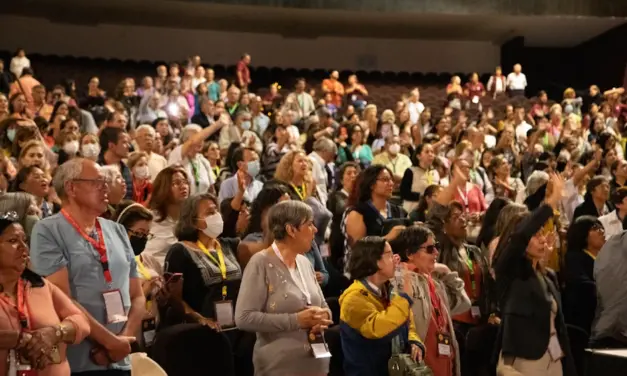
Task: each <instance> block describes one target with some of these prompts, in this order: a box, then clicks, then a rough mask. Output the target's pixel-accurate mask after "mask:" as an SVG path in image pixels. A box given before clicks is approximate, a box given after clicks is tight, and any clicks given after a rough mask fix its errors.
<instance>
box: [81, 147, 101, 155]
mask: <svg viewBox="0 0 627 376" xmlns="http://www.w3.org/2000/svg"><path fill="white" fill-rule="evenodd" d="M81 154H83V157H85V158H94V157H97V156H98V154H100V146H99V145H97V144H85V145H83V147H82V148H81Z"/></svg>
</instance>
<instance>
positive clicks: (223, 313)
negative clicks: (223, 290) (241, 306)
mask: <svg viewBox="0 0 627 376" xmlns="http://www.w3.org/2000/svg"><path fill="white" fill-rule="evenodd" d="M215 312H216V321H217V322H218V325H220V327H221V328H229V327H233V326H235V317H234V314H233V302H232V301H230V300H222V301H219V302H215Z"/></svg>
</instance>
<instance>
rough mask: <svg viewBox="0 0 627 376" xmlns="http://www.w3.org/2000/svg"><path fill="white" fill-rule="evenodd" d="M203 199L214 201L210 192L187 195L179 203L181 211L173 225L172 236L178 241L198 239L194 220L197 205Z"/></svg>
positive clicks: (196, 213)
mask: <svg viewBox="0 0 627 376" xmlns="http://www.w3.org/2000/svg"><path fill="white" fill-rule="evenodd" d="M203 200H212V201H213V202H215V203H216V205H217V203H218V202H217V201H218V200H216V198H215V196H214V195H212V194H210V193H201V194H196V195H192V196H189V197H188V198H186V199H185V201H183V203H182V204H181V212H180V215H179V220H178V222H176V226H175V227H174V236H176V238H177V239H178V240H179V241H191V242H195V241H197V240H198V226H196V220H197V218H198V206H199V205H200V202H201V201H203Z"/></svg>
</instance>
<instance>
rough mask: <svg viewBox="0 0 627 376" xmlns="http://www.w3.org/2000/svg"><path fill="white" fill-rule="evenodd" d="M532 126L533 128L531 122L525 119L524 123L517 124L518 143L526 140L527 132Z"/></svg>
mask: <svg viewBox="0 0 627 376" xmlns="http://www.w3.org/2000/svg"><path fill="white" fill-rule="evenodd" d="M531 128H533V127H532V126H531V124H529V123H527V122H526V121H524V120H523V121H522V123H520V124H518V125H517V126H516V141H518V143H522V142H523V141H524V140H526V139H527V132H529V130H530V129H531Z"/></svg>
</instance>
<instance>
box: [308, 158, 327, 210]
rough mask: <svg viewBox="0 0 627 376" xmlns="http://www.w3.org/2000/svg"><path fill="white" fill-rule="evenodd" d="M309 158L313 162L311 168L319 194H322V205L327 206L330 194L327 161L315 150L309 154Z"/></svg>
mask: <svg viewBox="0 0 627 376" xmlns="http://www.w3.org/2000/svg"><path fill="white" fill-rule="evenodd" d="M308 157H309V159H310V160H311V161H312V162H313V167H312V170H311V173H312V177H313V179H314V181H315V182H316V187H317V188H318V194H319V195H320V202H321V203H322V205H324V206H327V199H328V197H329V195H328V193H327V192H328V182H327V180H328V176H327V171H326V169H325V166H326V162H325V161H324V160H323V159H322V158H321V157H320V156H319V155H318V153H316V152H315V151H314V152H312V153H311V154H309V155H308Z"/></svg>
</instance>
